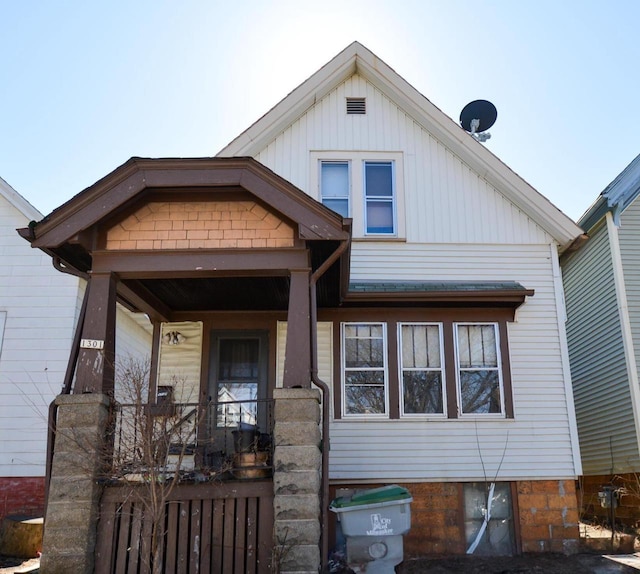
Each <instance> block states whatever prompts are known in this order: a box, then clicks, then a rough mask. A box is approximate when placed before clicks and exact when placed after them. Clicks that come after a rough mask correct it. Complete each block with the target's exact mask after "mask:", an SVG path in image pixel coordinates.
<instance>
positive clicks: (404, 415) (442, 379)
mask: <svg viewBox="0 0 640 574" xmlns="http://www.w3.org/2000/svg"><path fill="white" fill-rule="evenodd" d="M404 326H409V327H438V344H439V351H440V368H438V369H434V368H427V369H424V368H414V367H407V368H405V366H404V364H403V357H402V327H404ZM443 331H444V329H443V324H442V323H438V322H419V321H405V322H399V323H398V338H397V341H398V386H399V393H400V417H402V418H420V419H425V418H446V417H447V380H446V371H445V367H446V365H445V356H444V335H443ZM405 371H437V372H440V387H441V392H442V412H440V413H406V412H405V410H404V377H403V374H404V372H405Z"/></svg>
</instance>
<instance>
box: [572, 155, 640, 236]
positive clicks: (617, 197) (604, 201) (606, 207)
mask: <svg viewBox="0 0 640 574" xmlns="http://www.w3.org/2000/svg"><path fill="white" fill-rule="evenodd" d="M638 195H640V155H638V156H637V157H636V158H635V159H634V160H633V161H632V162H631V163H630V164H629V165H628V166H627V167H625V168H624V169H623V170H622V171H621V172H620V173H619V174H618V176H617V177H616V178H615V179H614V180H613V181H612V182H611V183H610V184H609V185H607V187H605V188H604V190H603V191H602V192H601V193H600V195H599V196H598V198H597V199H596V200H595V202H594V203H593V205H592V206H591V207H590V208H589V209H588V210H587V211H586V213H585V214H584V215H583V216H582V217H581V218H580V221H579V225H580V226H581V227H582V228H583V229H585V230H586V231H589V229H591V228H592V227H593V226H594V225H595V224H596V223H598V221H600V219H602V217H604V214H605V213H606V212H607V211H610V210H611V211H612V212H613V218H614V221H615V222H616V224H617V223H619V222H620V214H621V213H622V212H623V211H624V210H625V209H626V208H627V207H628V206H629V205H630V204H631V203H632V202H633V201H634V200H635V199H636V197H638Z"/></svg>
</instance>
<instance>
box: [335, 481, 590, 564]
mask: <svg viewBox="0 0 640 574" xmlns="http://www.w3.org/2000/svg"><path fill="white" fill-rule="evenodd" d="M399 484H402V486H404V487H406V488H408V489H409V491H410V492H411V495H412V496H413V502H412V503H411V530H410V531H409V533H408V534H407V535H405V537H404V555H405V558H417V557H424V556H428V555H432V554H464V553H465V552H466V549H467V545H468V543H467V540H466V536H465V506H464V483H453V482H423V483H399ZM376 486H382V484H367V485H332V489H331V497H332V498H333V497H334V496H335V495H336V489H338V488H341V487H342V488H374V487H376ZM510 491H511V502H512V516H513V537H514V546H515V552H517V553H519V552H561V553H565V554H572V553H574V552H577V551H578V543H579V536H580V533H579V528H578V506H577V498H576V490H575V482H574V481H573V480H540V481H519V482H514V483H511V489H510ZM330 518H331V521H332V523H333V524H332V530H331V532H330V539H329V540H330V542H329V546H330V547H332V546H333V544H334V541H335V519H334V517H333V516H332V513H330Z"/></svg>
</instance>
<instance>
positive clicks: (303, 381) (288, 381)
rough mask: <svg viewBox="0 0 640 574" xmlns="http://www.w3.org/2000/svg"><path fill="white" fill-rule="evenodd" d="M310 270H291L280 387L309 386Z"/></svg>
mask: <svg viewBox="0 0 640 574" xmlns="http://www.w3.org/2000/svg"><path fill="white" fill-rule="evenodd" d="M309 280H310V269H292V270H291V282H290V286H289V311H288V314H287V345H286V348H285V358H284V376H283V378H282V384H283V386H284V387H285V388H287V387H289V388H290V387H304V388H310V387H311V335H310V332H311V318H310V316H309Z"/></svg>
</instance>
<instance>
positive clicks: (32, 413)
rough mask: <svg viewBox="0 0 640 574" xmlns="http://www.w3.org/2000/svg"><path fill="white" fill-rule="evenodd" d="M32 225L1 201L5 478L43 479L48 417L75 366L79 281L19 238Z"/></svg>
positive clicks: (0, 451)
mask: <svg viewBox="0 0 640 574" xmlns="http://www.w3.org/2000/svg"><path fill="white" fill-rule="evenodd" d="M28 223H29V218H28V217H27V216H25V215H24V214H23V213H21V212H20V211H19V210H18V209H16V207H14V206H13V205H11V204H10V203H9V202H8V201H6V200H5V199H4V197H2V196H0V259H1V260H2V265H1V266H0V311H4V312H5V313H6V324H5V329H4V339H3V342H2V349H0V443H1V444H2V448H0V476H13V477H18V476H42V475H43V474H44V453H45V445H46V428H47V423H46V420H47V410H48V406H49V403H50V402H51V400H52V399H53V397H54V396H55V395H57V394H58V393H59V392H60V389H61V388H62V382H63V379H64V374H65V371H66V368H67V362H68V360H69V349H70V346H71V340H72V338H73V330H74V324H75V318H76V302H77V298H78V283H79V280H78V279H77V278H75V277H72V276H71V275H63V274H62V273H60V272H59V271H56V270H55V269H54V268H53V265H52V264H51V258H50V257H49V256H48V255H46V254H45V253H43V252H42V251H40V250H39V249H32V248H31V247H30V246H29V244H28V243H27V242H26V241H25V240H24V239H22V238H21V237H20V236H19V235H18V234H17V233H16V228H19V227H26V226H27V225H28Z"/></svg>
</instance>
